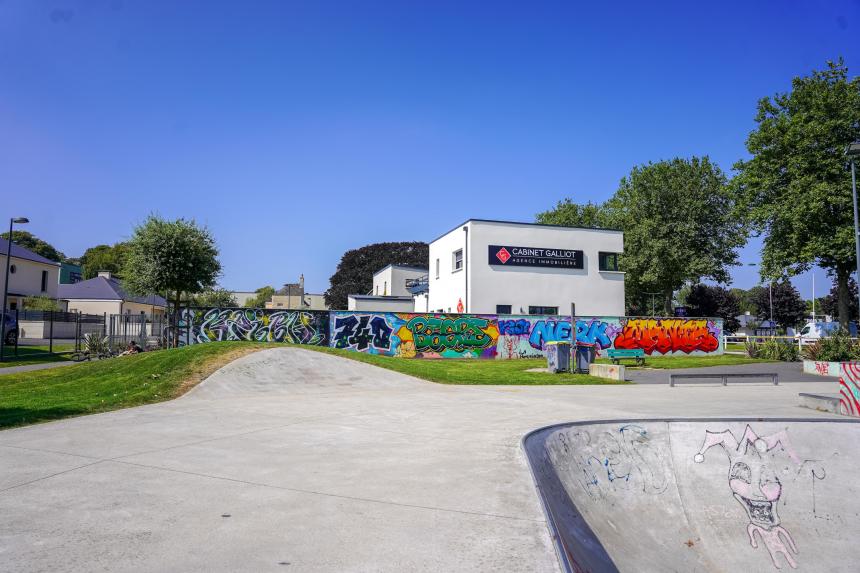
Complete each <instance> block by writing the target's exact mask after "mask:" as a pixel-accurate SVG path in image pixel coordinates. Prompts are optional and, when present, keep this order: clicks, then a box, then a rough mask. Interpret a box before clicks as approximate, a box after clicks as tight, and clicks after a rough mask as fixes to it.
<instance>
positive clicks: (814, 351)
mask: <svg viewBox="0 0 860 573" xmlns="http://www.w3.org/2000/svg"><path fill="white" fill-rule="evenodd" d="M801 354H803V357H804V358H805V359H806V360H821V341H819V340H816V341H815V342H813V343H812V344H807V345H806V346H804V347H803V351H802V352H801Z"/></svg>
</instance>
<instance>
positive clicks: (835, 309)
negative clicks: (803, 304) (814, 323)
mask: <svg viewBox="0 0 860 573" xmlns="http://www.w3.org/2000/svg"><path fill="white" fill-rule="evenodd" d="M815 313H816V314H829V315H830V316H837V314H838V313H839V285H838V284H836V283H835V282H834V283H833V288H831V289H830V293H829V294H828V295H827V296H823V297H821V298H820V299H818V302H816V304H815ZM848 314H849V315H851V316H857V283H856V282H855V281H854V279H853V278H849V279H848Z"/></svg>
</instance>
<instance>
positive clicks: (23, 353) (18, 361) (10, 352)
mask: <svg viewBox="0 0 860 573" xmlns="http://www.w3.org/2000/svg"><path fill="white" fill-rule="evenodd" d="M48 349H49V347H48V346H19V347H18V354H17V356H16V355H15V348H14V347H12V348H10V347H8V346H4V347H3V362H0V368H8V367H10V366H25V365H27V364H42V363H45V362H63V361H64V360H71V356H72V350H74V347H73V346H69V345H67V344H65V345H62V346H61V345H55V346H54V352H53V353H51V352H50V351H49V350H48Z"/></svg>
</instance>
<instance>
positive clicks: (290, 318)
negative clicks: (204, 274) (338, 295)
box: [179, 308, 329, 346]
mask: <svg viewBox="0 0 860 573" xmlns="http://www.w3.org/2000/svg"><path fill="white" fill-rule="evenodd" d="M328 320H329V313H328V312H313V311H296V310H269V309H238V308H224V309H219V308H212V309H197V308H189V309H185V310H183V311H182V316H181V322H180V327H181V329H182V330H185V332H181V334H180V337H179V340H180V344H198V343H202V342H215V341H222V340H248V341H253V342H287V343H292V344H312V345H318V346H327V345H328ZM182 327H184V328H182Z"/></svg>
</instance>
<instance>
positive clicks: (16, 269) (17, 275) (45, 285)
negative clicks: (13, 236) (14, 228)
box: [0, 239, 60, 309]
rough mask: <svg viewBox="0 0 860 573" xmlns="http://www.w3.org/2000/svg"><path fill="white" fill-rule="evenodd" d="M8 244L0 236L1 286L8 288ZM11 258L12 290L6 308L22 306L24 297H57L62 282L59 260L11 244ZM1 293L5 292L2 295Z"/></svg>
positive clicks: (10, 276)
mask: <svg viewBox="0 0 860 573" xmlns="http://www.w3.org/2000/svg"><path fill="white" fill-rule="evenodd" d="M8 248H9V243H8V242H7V241H6V239H0V289H3V288H5V281H6V273H5V269H6V250H7V249H8ZM11 250H12V257H11V259H10V261H9V289H8V292H9V294H8V297H7V299H6V308H7V309H16V308H17V309H20V308H22V306H23V303H24V299H25V298H27V297H30V296H45V297H48V298H52V299H56V298H57V285H58V284H59V282H60V263H56V262H54V261H52V260H49V259H46V258H45V257H43V256H42V255H38V254H36V253H34V252H33V251H30V250H29V249H25V248H24V247H21V246H18V245H16V244H14V243H12V249H11ZM0 296H2V294H0Z"/></svg>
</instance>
